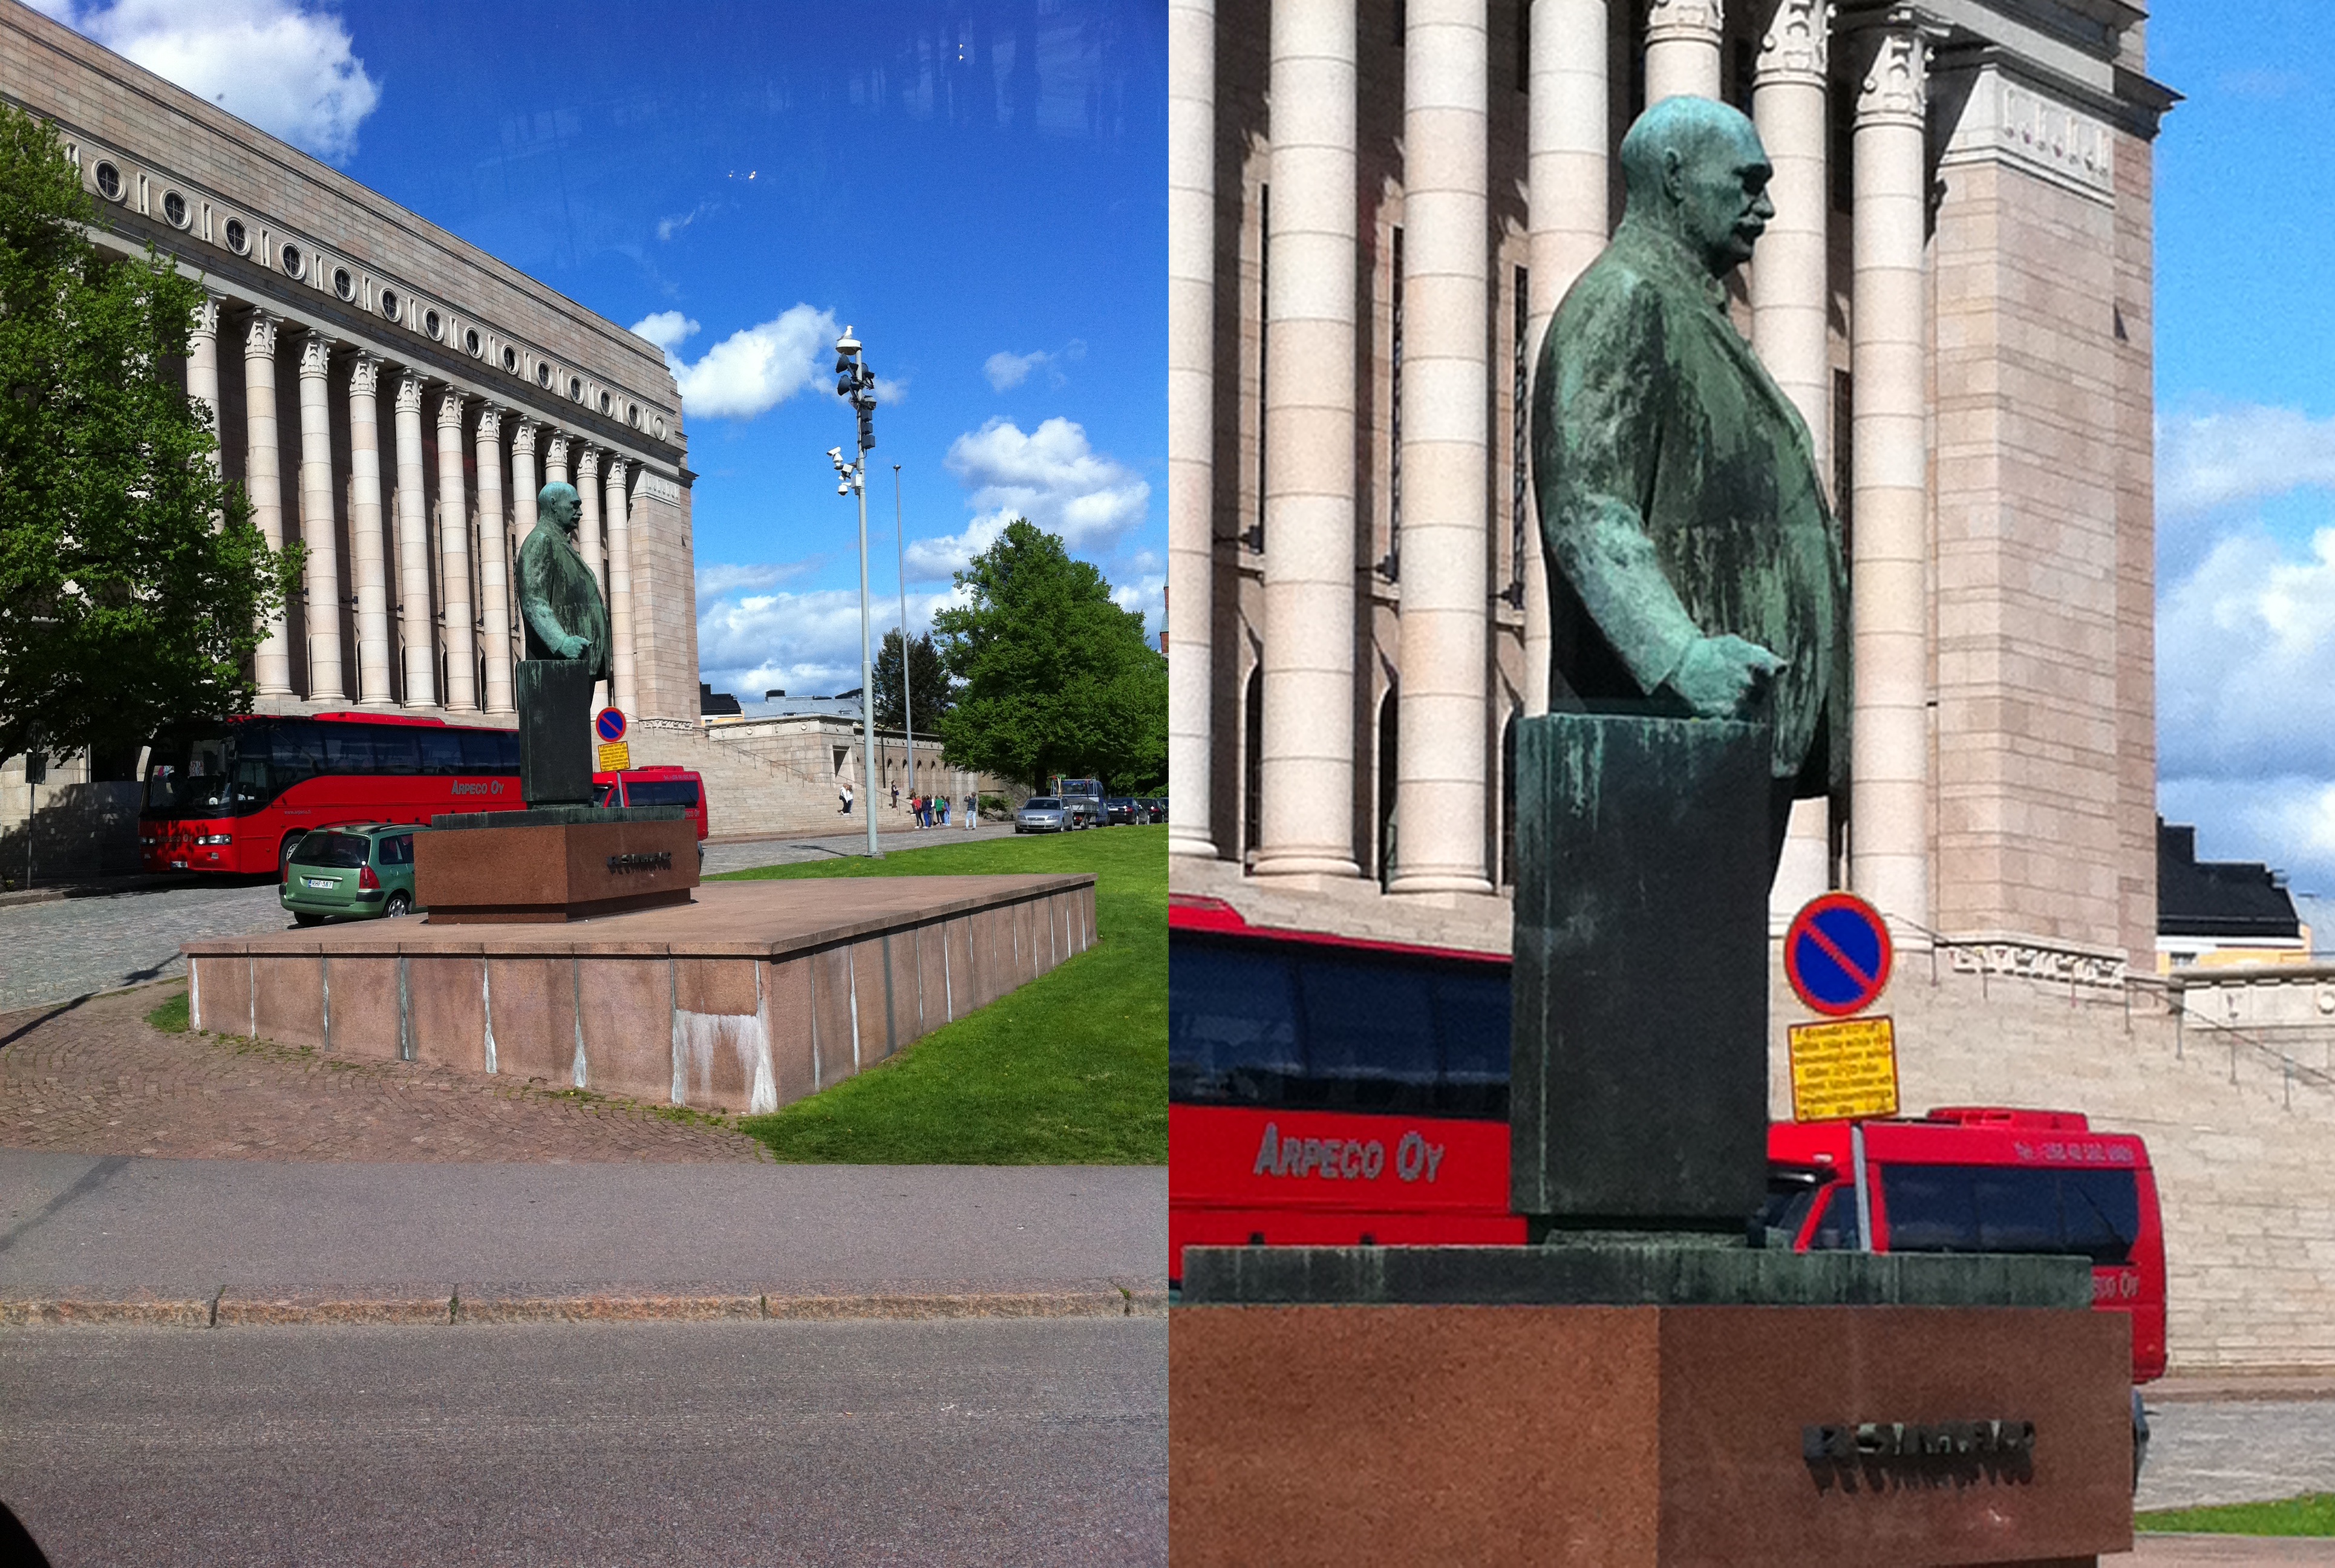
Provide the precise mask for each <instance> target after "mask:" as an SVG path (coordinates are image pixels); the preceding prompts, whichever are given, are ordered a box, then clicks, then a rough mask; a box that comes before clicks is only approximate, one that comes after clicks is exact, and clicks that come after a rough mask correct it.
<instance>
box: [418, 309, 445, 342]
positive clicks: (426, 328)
mask: <svg viewBox="0 0 2335 1568" xmlns="http://www.w3.org/2000/svg"><path fill="white" fill-rule="evenodd" d="M421 330H422V331H423V332H426V333H428V334H430V335H431V337H434V338H437V339H438V340H439V341H441V343H442V342H443V341H445V337H446V323H445V322H444V320H443V319H441V317H440V315H438V313H437V312H436V311H434V310H425V311H423V312H422V313H421Z"/></svg>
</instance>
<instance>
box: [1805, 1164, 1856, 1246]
mask: <svg viewBox="0 0 2335 1568" xmlns="http://www.w3.org/2000/svg"><path fill="white" fill-rule="evenodd" d="M1860 1244H1861V1242H1860V1239H1859V1236H1858V1234H1857V1229H1856V1190H1855V1188H1854V1187H1852V1186H1849V1185H1848V1184H1847V1183H1846V1182H1838V1183H1836V1184H1834V1186H1833V1188H1832V1191H1831V1193H1830V1195H1827V1196H1826V1199H1825V1206H1824V1213H1822V1214H1821V1215H1817V1228H1816V1230H1815V1231H1814V1232H1813V1233H1812V1234H1810V1235H1809V1236H1808V1251H1810V1252H1812V1253H1846V1252H1854V1251H1855V1250H1856V1248H1857V1247H1858V1246H1859V1245H1860Z"/></svg>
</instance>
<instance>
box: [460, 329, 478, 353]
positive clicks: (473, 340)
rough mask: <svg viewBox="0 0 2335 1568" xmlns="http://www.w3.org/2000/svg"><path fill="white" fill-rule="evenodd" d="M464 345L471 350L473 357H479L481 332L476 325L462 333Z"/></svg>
mask: <svg viewBox="0 0 2335 1568" xmlns="http://www.w3.org/2000/svg"><path fill="white" fill-rule="evenodd" d="M462 346H463V347H464V348H465V349H467V350H469V351H470V357H471V358H472V359H476V358H478V357H479V333H478V329H477V328H476V327H472V328H470V330H469V331H467V332H465V333H463V334H462Z"/></svg>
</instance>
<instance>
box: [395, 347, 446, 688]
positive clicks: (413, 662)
mask: <svg viewBox="0 0 2335 1568" xmlns="http://www.w3.org/2000/svg"><path fill="white" fill-rule="evenodd" d="M421 385H422V382H421V376H419V375H417V374H415V373H413V372H412V371H407V372H406V373H404V374H403V375H402V376H400V377H399V378H398V382H397V632H398V645H399V647H400V648H401V649H402V652H403V655H404V657H403V668H404V671H405V692H404V696H405V705H406V706H407V707H409V708H434V707H436V706H437V705H438V644H437V639H436V638H435V637H433V636H432V635H431V614H430V498H429V496H428V494H427V493H425V491H424V490H423V489H422V472H421Z"/></svg>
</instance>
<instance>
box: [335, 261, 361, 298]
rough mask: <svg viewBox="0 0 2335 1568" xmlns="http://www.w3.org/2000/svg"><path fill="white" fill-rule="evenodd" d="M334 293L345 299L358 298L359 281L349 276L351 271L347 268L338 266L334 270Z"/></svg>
mask: <svg viewBox="0 0 2335 1568" xmlns="http://www.w3.org/2000/svg"><path fill="white" fill-rule="evenodd" d="M333 292H334V294H337V295H340V296H341V297H342V298H343V299H354V298H356V296H357V280H356V279H355V278H354V277H351V276H349V269H348V268H347V267H345V266H336V267H334V268H333Z"/></svg>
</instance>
